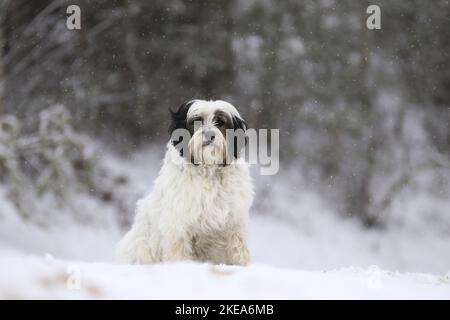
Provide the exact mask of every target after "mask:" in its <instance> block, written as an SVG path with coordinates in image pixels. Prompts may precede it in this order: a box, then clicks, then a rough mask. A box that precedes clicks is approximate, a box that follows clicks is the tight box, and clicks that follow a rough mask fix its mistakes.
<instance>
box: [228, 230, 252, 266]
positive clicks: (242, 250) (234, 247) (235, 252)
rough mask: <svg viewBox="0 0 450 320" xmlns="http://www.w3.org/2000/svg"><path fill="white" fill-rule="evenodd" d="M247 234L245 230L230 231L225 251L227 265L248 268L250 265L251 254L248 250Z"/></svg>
mask: <svg viewBox="0 0 450 320" xmlns="http://www.w3.org/2000/svg"><path fill="white" fill-rule="evenodd" d="M245 234H246V233H245V232H244V231H243V230H240V231H235V230H233V231H231V230H230V232H229V234H228V237H227V239H228V241H227V246H226V250H225V254H226V257H225V259H226V264H230V265H239V266H246V265H248V264H249V263H250V252H249V251H248V248H247V241H246V237H245Z"/></svg>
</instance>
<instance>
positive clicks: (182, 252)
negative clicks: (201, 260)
mask: <svg viewBox="0 0 450 320" xmlns="http://www.w3.org/2000/svg"><path fill="white" fill-rule="evenodd" d="M182 260H193V248H192V241H191V240H188V239H186V238H176V239H167V240H166V243H165V246H164V247H163V261H182Z"/></svg>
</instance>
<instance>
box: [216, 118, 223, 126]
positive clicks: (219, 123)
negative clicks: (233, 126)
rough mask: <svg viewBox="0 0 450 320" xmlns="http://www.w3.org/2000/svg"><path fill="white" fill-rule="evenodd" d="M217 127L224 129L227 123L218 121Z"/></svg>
mask: <svg viewBox="0 0 450 320" xmlns="http://www.w3.org/2000/svg"><path fill="white" fill-rule="evenodd" d="M216 125H217V126H218V127H222V126H223V125H225V122H223V121H222V120H217V121H216Z"/></svg>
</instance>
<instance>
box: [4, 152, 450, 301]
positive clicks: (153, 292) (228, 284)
mask: <svg viewBox="0 0 450 320" xmlns="http://www.w3.org/2000/svg"><path fill="white" fill-rule="evenodd" d="M103 156H104V160H102V161H104V165H106V166H107V167H108V168H109V169H110V170H114V171H116V172H119V173H120V174H122V175H124V176H126V177H127V179H128V180H129V183H128V185H126V186H121V188H124V190H122V191H120V192H121V193H122V194H125V195H126V197H127V199H128V200H127V201H128V202H129V206H130V207H129V208H128V209H127V211H126V212H125V213H122V214H125V215H126V216H127V217H128V218H130V219H131V218H132V216H133V211H132V206H133V205H134V201H135V199H136V198H137V197H139V196H141V195H143V194H145V193H146V192H148V191H149V190H150V189H151V187H152V181H153V179H154V177H155V176H156V174H157V171H158V168H159V163H160V157H161V154H159V153H158V152H155V151H154V150H147V151H142V152H139V153H136V154H134V155H133V156H132V157H128V158H119V157H116V156H113V155H112V154H110V153H109V152H107V151H104V154H103ZM284 174H285V173H283V172H281V173H280V175H279V176H276V177H266V178H263V179H259V178H257V179H256V181H255V183H256V184H257V195H258V194H259V195H260V198H259V200H258V203H256V204H255V206H254V207H253V208H252V212H251V226H250V239H249V240H250V242H249V245H250V251H251V255H252V264H251V265H250V266H249V267H246V268H242V267H230V266H211V265H207V264H196V263H188V262H183V263H176V264H163V265H154V266H126V265H119V264H117V263H116V262H115V261H114V247H115V244H116V243H117V241H118V240H119V238H120V236H121V235H122V234H123V232H124V229H121V228H120V227H119V226H118V225H117V223H115V222H114V220H113V219H112V217H113V216H114V209H113V208H112V207H110V206H108V205H107V204H105V203H103V202H100V201H98V200H95V199H94V198H89V197H88V196H86V195H82V194H80V195H77V196H76V198H74V199H73V201H74V203H77V205H78V207H79V208H83V210H85V211H86V212H85V213H84V214H85V215H86V216H89V215H93V216H95V217H96V220H95V221H96V222H95V223H94V224H88V225H83V224H79V223H76V222H75V221H73V220H71V216H70V214H68V213H67V212H53V215H49V217H52V218H51V220H49V222H48V224H47V225H45V226H38V225H33V224H30V223H28V222H26V221H24V220H23V219H21V218H20V216H19V215H18V214H17V212H16V209H15V208H14V206H12V205H11V204H10V202H9V201H8V200H7V197H6V194H5V192H4V191H5V190H4V188H2V186H1V185H0V266H1V269H0V270H1V272H0V298H21V299H23V298H64V299H65V298H75V299H78V298H95V299H109V298H155V299H156V298H157V299H165V298H170V299H177V298H190V299H201V298H205V299H206V298H207V299H219V298H220V299H222V298H223V299H241V298H242V299H259V298H261V299H278V298H280V299H281V298H283V299H315V298H321V299H335V298H336V299H337V298H339V299H355V298H356V299H382V298H383V299H384V298H385V299H400V298H405V299H422V298H423V299H435V298H436V299H450V284H449V275H450V272H449V271H450V254H448V253H449V252H450V241H449V240H450V239H449V237H448V233H447V234H446V232H445V230H447V228H446V227H444V226H445V225H446V223H448V222H447V220H445V219H444V220H442V221H441V222H439V221H437V222H436V219H434V220H433V221H434V222H433V221H431V222H427V221H428V220H432V219H429V217H430V216H429V215H428V216H427V215H423V212H424V211H423V210H421V206H422V207H423V208H426V207H428V208H431V206H432V205H433V204H434V205H435V206H436V210H434V212H438V211H439V210H438V208H437V207H440V210H444V211H445V210H446V208H448V207H446V206H447V205H448V204H445V203H438V202H434V201H433V200H432V199H430V198H429V197H428V198H427V197H426V196H425V195H423V196H420V195H417V194H415V197H414V198H413V197H410V198H407V195H406V194H405V197H406V198H405V199H403V200H404V202H403V203H404V204H405V205H403V206H400V205H399V207H398V212H397V214H394V215H393V217H394V218H395V219H397V220H398V219H400V220H401V217H405V215H407V217H408V219H407V222H405V223H403V224H398V225H396V224H393V225H392V226H390V227H389V228H388V229H385V230H377V229H373V230H370V229H365V228H363V227H361V225H360V224H358V223H357V221H356V220H355V219H343V218H342V217H339V216H338V215H337V214H336V213H335V212H333V210H332V208H331V207H329V206H327V204H326V202H325V201H323V199H322V198H321V197H320V196H319V195H318V194H316V193H314V192H312V191H308V190H307V189H306V188H303V187H293V184H296V185H301V182H299V181H298V180H297V177H294V176H292V175H291V178H292V179H293V182H292V183H291V182H290V181H289V179H288V178H286V177H285V176H284ZM264 179H268V181H266V180H264ZM265 185H268V186H269V188H270V189H271V192H270V194H267V195H265V196H261V194H262V192H263V189H264V188H263V187H264V186H265ZM263 198H264V199H263ZM263 200H264V201H263ZM45 201H48V202H51V199H47V200H45ZM45 201H43V202H45ZM41 205H42V206H46V204H45V203H42V204H41ZM48 208H49V209H52V210H55V209H54V208H55V206H54V205H52V204H51V203H50V204H49V205H48ZM401 210H403V212H401V214H400V213H399V212H400V211H401ZM394 213H395V212H394ZM419 213H420V214H419ZM55 214H56V215H55ZM440 217H445V215H440ZM427 223H428V224H427ZM439 230H441V231H439ZM387 270H392V271H387ZM77 274H79V275H80V279H81V289H79V290H78V289H76V288H73V286H72V285H73V284H72V285H71V281H72V280H73V277H74V275H75V276H76V275H77ZM68 283H69V285H68ZM75 287H76V286H75Z"/></svg>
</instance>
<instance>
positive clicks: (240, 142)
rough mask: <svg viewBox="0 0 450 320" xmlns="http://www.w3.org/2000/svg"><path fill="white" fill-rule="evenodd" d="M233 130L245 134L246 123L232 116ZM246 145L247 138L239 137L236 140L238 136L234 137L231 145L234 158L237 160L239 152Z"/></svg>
mask: <svg viewBox="0 0 450 320" xmlns="http://www.w3.org/2000/svg"><path fill="white" fill-rule="evenodd" d="M232 119H233V128H234V130H235V131H236V130H238V129H242V130H243V132H244V133H245V130H247V122H246V121H245V120H244V119H242V118H240V117H237V116H233V117H232ZM246 144H247V137H246V136H244V137H241V138H239V139H238V136H235V137H234V143H233V147H234V148H233V156H234V158H236V159H237V158H238V157H239V154H240V152H241V150H242V149H243V148H244V146H245V145H246Z"/></svg>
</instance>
